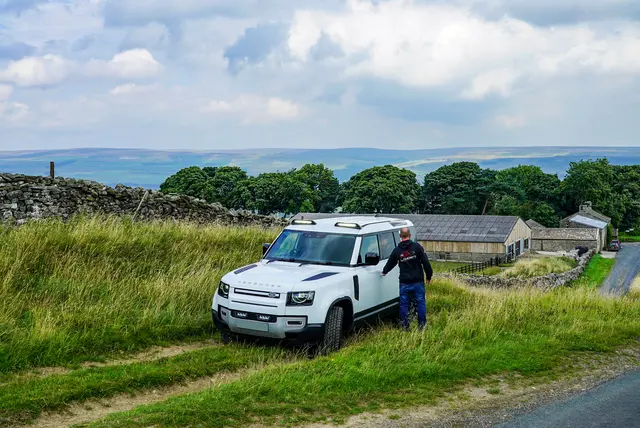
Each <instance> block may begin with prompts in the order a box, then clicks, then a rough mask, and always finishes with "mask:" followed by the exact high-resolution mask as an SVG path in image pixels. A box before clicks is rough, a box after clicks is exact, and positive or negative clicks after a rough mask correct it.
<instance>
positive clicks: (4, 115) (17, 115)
mask: <svg viewBox="0 0 640 428" xmlns="http://www.w3.org/2000/svg"><path fill="white" fill-rule="evenodd" d="M29 110H30V109H29V106H28V105H26V104H24V103H11V102H2V101H0V121H4V122H8V123H12V124H15V123H18V122H21V121H23V120H24V119H26V117H27V116H28V115H29Z"/></svg>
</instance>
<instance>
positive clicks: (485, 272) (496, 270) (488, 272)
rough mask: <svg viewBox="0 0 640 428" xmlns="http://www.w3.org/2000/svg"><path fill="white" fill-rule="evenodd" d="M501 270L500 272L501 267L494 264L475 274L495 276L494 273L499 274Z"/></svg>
mask: <svg viewBox="0 0 640 428" xmlns="http://www.w3.org/2000/svg"><path fill="white" fill-rule="evenodd" d="M501 272H502V269H500V268H499V267H497V266H494V267H488V268H486V269H484V270H482V271H480V272H478V273H476V274H475V275H484V276H496V275H500V273H501Z"/></svg>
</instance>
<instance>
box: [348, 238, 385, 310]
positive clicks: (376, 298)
mask: <svg viewBox="0 0 640 428" xmlns="http://www.w3.org/2000/svg"><path fill="white" fill-rule="evenodd" d="M367 253H376V254H380V245H379V243H378V235H377V234H372V235H365V236H363V237H362V238H361V242H360V251H359V254H358V265H357V267H356V269H355V275H356V276H357V283H358V287H357V289H358V290H357V292H356V298H357V300H356V315H355V321H360V320H362V319H364V318H366V317H368V316H369V315H371V314H373V313H375V312H376V311H377V310H378V309H380V308H379V307H378V306H379V305H380V304H381V303H383V301H384V297H383V293H382V290H383V287H382V279H383V278H382V275H380V272H381V271H382V266H384V265H383V264H382V262H380V263H378V265H376V266H363V265H362V263H364V261H365V255H366V254H367Z"/></svg>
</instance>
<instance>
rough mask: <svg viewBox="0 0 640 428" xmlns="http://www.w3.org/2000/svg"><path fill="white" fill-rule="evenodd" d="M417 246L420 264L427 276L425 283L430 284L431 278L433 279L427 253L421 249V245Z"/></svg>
mask: <svg viewBox="0 0 640 428" xmlns="http://www.w3.org/2000/svg"><path fill="white" fill-rule="evenodd" d="M418 246H419V247H420V262H421V263H422V267H423V268H424V273H425V274H426V275H427V281H429V282H431V278H432V277H433V268H432V267H431V263H430V262H429V257H428V256H427V252H426V251H425V250H424V248H422V245H420V244H418Z"/></svg>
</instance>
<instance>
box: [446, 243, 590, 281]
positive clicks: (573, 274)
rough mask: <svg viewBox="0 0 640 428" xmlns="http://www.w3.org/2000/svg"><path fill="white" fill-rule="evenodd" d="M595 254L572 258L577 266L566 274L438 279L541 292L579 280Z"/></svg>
mask: <svg viewBox="0 0 640 428" xmlns="http://www.w3.org/2000/svg"><path fill="white" fill-rule="evenodd" d="M595 254H596V252H595V251H589V252H588V253H585V254H584V255H583V256H582V257H578V256H577V255H575V256H574V258H575V259H576V261H577V262H578V265H577V266H576V267H575V268H573V269H571V270H570V271H568V272H563V273H551V274H548V275H544V276H539V277H537V278H505V277H501V276H479V275H455V274H450V273H447V274H442V275H439V276H440V277H445V278H456V279H461V280H462V281H464V282H465V283H467V284H468V285H470V286H473V287H484V288H494V289H504V288H523V287H524V288H526V287H534V288H539V289H542V290H552V289H554V288H557V287H564V286H566V285H567V284H569V283H571V282H573V281H575V280H577V279H579V278H580V277H581V276H582V274H583V273H584V270H585V268H586V267H587V263H589V261H590V260H591V258H592V257H593V256H594V255H595Z"/></svg>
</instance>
